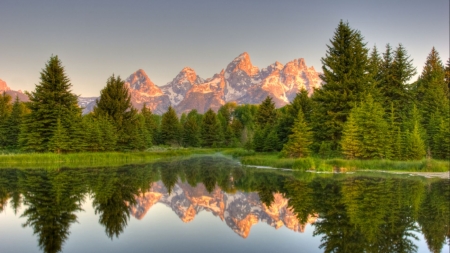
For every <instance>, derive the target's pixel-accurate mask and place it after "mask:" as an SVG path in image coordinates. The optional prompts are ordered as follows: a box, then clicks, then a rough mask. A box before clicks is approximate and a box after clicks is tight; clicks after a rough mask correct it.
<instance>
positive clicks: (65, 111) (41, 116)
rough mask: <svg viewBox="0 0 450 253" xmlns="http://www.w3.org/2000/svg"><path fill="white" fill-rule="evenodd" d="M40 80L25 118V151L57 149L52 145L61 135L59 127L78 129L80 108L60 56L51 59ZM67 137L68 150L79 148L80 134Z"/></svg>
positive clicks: (21, 139)
mask: <svg viewBox="0 0 450 253" xmlns="http://www.w3.org/2000/svg"><path fill="white" fill-rule="evenodd" d="M40 80H41V81H40V83H39V84H37V85H36V89H35V91H33V92H31V93H28V97H29V99H30V102H28V103H27V107H28V109H29V110H30V113H29V114H28V115H27V116H26V117H25V119H24V122H23V125H22V127H21V133H20V136H19V141H20V143H21V146H22V147H23V149H24V150H29V151H37V152H44V151H50V150H52V148H54V147H55V146H54V143H55V142H54V141H53V142H52V143H53V144H52V146H51V147H50V143H51V141H52V139H53V140H55V138H53V136H54V135H55V134H59V133H61V131H59V130H57V129H58V128H59V129H60V130H61V129H70V130H72V129H76V128H77V127H78V126H77V124H78V123H79V122H80V120H81V108H80V107H78V105H77V96H76V95H74V94H73V93H72V92H71V90H70V88H71V86H72V85H71V84H70V81H69V78H68V77H67V76H66V74H65V70H64V67H63V66H62V64H61V61H60V60H59V58H58V56H52V57H50V60H49V61H48V62H47V64H46V65H45V68H44V69H43V70H42V72H41V77H40ZM58 120H59V122H60V123H58ZM65 131H67V130H65ZM67 135H68V138H67V140H70V142H71V143H70V144H69V143H67V147H68V149H72V148H71V147H72V146H76V147H78V146H79V143H80V142H81V139H80V136H79V132H78V131H68V132H67ZM56 139H58V138H56ZM53 150H55V149H53ZM56 150H59V149H56Z"/></svg>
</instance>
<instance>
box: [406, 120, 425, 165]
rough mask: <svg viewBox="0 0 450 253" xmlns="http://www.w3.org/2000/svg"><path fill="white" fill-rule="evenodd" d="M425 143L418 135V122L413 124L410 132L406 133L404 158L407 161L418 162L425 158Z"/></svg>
mask: <svg viewBox="0 0 450 253" xmlns="http://www.w3.org/2000/svg"><path fill="white" fill-rule="evenodd" d="M425 153H426V150H425V143H424V141H423V139H422V136H421V134H420V127H419V122H417V121H416V122H415V123H414V127H413V129H412V131H409V130H407V131H406V148H405V157H406V159H408V160H420V159H423V158H424V157H425Z"/></svg>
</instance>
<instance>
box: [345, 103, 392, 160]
mask: <svg viewBox="0 0 450 253" xmlns="http://www.w3.org/2000/svg"><path fill="white" fill-rule="evenodd" d="M387 133H388V125H387V123H386V121H385V120H384V109H383V107H382V106H381V105H380V104H379V103H377V102H374V100H373V98H372V96H371V95H369V96H367V98H366V99H365V101H364V102H362V103H361V105H360V106H358V107H355V108H353V109H352V111H351V113H350V116H349V119H348V120H347V122H346V124H345V126H344V131H343V137H342V141H341V147H342V152H343V154H344V155H345V156H346V157H347V158H349V159H353V158H362V159H374V158H375V159H377V158H378V159H380V158H389V157H390V147H389V139H388V138H387Z"/></svg>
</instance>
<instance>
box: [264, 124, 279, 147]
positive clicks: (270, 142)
mask: <svg viewBox="0 0 450 253" xmlns="http://www.w3.org/2000/svg"><path fill="white" fill-rule="evenodd" d="M266 128H267V130H266V131H267V132H268V134H267V136H266V138H265V139H264V151H265V152H273V151H277V150H279V142H278V135H277V132H276V129H274V128H269V127H268V126H267V127H266Z"/></svg>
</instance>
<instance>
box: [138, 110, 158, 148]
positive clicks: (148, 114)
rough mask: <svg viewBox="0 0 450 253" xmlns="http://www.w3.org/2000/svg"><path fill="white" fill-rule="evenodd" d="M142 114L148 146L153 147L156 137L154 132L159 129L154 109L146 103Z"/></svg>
mask: <svg viewBox="0 0 450 253" xmlns="http://www.w3.org/2000/svg"><path fill="white" fill-rule="evenodd" d="M141 115H142V117H143V118H144V126H145V131H146V132H147V136H145V139H146V146H147V147H151V146H152V145H153V139H154V138H153V134H154V132H155V130H156V129H157V124H156V122H155V119H154V117H153V113H152V111H151V110H150V109H149V108H147V106H146V104H145V103H144V106H143V107H142V110H141Z"/></svg>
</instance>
